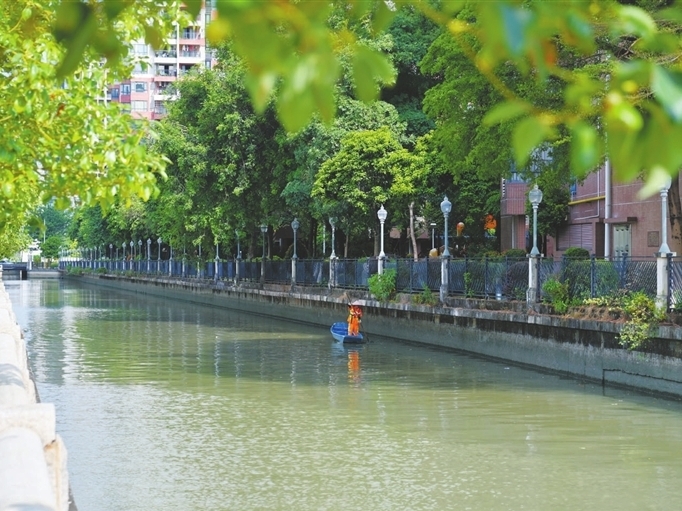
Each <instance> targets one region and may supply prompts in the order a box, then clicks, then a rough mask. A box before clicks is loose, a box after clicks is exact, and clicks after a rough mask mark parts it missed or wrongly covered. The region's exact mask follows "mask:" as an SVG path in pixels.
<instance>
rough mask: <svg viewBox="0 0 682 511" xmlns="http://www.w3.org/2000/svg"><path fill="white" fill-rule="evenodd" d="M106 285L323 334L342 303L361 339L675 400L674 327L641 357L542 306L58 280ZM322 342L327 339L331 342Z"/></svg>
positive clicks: (153, 280) (150, 280)
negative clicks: (354, 313)
mask: <svg viewBox="0 0 682 511" xmlns="http://www.w3.org/2000/svg"><path fill="white" fill-rule="evenodd" d="M67 278H73V279H77V280H78V281H80V282H83V283H85V284H89V285H97V286H105V287H109V288H114V289H120V290H125V291H131V292H135V293H142V294H148V295H153V296H158V297H163V298H166V299H170V300H181V301H187V302H194V303H200V304H205V305H209V306H212V307H219V308H226V309H232V310H239V311H244V312H247V313H251V314H260V315H265V316H269V317H274V318H282V319H284V320H288V321H296V322H301V323H307V324H313V325H320V326H325V327H328V326H329V325H331V323H333V322H335V321H343V320H345V318H346V315H347V306H348V304H349V303H350V302H353V303H359V304H360V305H362V306H363V308H364V317H363V326H362V328H363V332H364V333H366V334H368V337H369V338H370V339H376V338H377V337H385V338H391V339H397V340H400V341H404V342H411V343H419V344H422V345H429V346H434V347H439V348H441V349H452V350H457V351H461V352H466V353H469V354H473V355H478V356H483V357H486V358H493V359H497V360H501V361H505V362H509V363H514V364H519V365H524V366H528V367H533V368H536V369H540V370H549V371H552V372H555V373H559V374H563V375H566V376H570V377H573V378H577V379H584V380H589V381H593V382H597V383H600V384H602V385H612V386H618V387H625V388H632V389H636V390H639V391H643V392H648V393H653V394H660V395H664V396H667V397H670V398H674V399H682V328H681V327H679V326H676V325H660V326H659V327H658V328H657V330H656V332H655V335H654V337H653V338H652V339H651V340H650V341H649V342H648V343H647V345H646V348H645V349H643V350H641V351H629V350H626V349H624V348H623V347H621V346H620V344H619V343H618V334H619V332H620V328H621V325H622V323H621V322H618V321H603V320H594V319H584V318H573V317H566V316H557V315H552V314H550V313H549V309H548V308H547V307H546V306H544V305H542V304H533V305H532V306H529V305H528V304H527V303H526V302H524V301H519V302H504V301H497V300H481V299H465V298H453V297H449V298H448V299H447V301H446V303H445V304H444V305H437V306H428V305H417V304H413V303H409V302H408V301H407V300H405V301H403V302H400V301H398V302H389V303H379V302H378V301H376V300H371V299H368V297H367V295H366V292H364V291H363V290H341V289H336V290H329V289H326V288H298V287H297V288H294V289H291V287H290V286H274V285H270V286H268V285H266V286H264V287H261V286H258V285H257V284H248V283H240V284H239V285H235V284H234V283H230V282H224V281H217V282H215V281H212V280H206V279H184V280H183V279H175V278H166V277H151V276H145V277H124V276H118V275H105V274H102V275H97V274H93V275H82V276H67ZM330 340H331V336H330Z"/></svg>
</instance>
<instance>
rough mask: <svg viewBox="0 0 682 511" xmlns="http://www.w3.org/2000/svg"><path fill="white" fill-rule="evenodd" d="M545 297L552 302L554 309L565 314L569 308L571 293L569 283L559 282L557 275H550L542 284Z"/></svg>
mask: <svg viewBox="0 0 682 511" xmlns="http://www.w3.org/2000/svg"><path fill="white" fill-rule="evenodd" d="M542 296H543V299H544V300H545V301H546V302H548V303H550V304H552V307H554V310H555V311H556V312H557V313H559V314H565V313H566V311H567V310H568V305H569V301H570V298H569V295H568V283H567V282H559V280H558V279H556V278H555V277H550V278H548V279H547V280H545V282H544V283H543V284H542Z"/></svg>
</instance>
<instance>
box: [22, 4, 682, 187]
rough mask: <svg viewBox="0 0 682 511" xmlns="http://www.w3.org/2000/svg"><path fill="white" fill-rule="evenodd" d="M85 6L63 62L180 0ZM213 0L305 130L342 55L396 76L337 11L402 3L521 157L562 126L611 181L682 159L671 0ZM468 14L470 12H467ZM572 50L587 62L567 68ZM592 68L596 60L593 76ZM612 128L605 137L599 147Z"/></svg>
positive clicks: (262, 89) (223, 29)
mask: <svg viewBox="0 0 682 511" xmlns="http://www.w3.org/2000/svg"><path fill="white" fill-rule="evenodd" d="M184 3H185V5H186V9H187V10H188V12H189V13H190V14H191V15H196V14H197V13H198V12H199V11H200V9H201V5H202V2H201V0H188V1H186V2H184ZM70 4H73V2H72V1H70V0H62V2H61V6H60V9H59V12H60V13H64V12H66V13H71V16H72V17H73V14H72V13H73V7H69V5H70ZM78 5H79V6H80V10H79V11H78V12H79V14H78V16H80V21H81V23H84V24H86V25H87V26H91V25H92V24H93V23H94V22H93V20H99V21H100V22H101V23H100V27H101V28H100V29H99V30H94V29H93V30H91V31H90V32H88V33H87V34H85V35H83V36H82V37H75V34H76V33H77V32H78V31H79V27H80V26H81V25H80V24H78V23H76V24H74V23H71V24H69V23H66V22H63V20H65V19H67V18H68V19H70V18H69V16H67V15H66V14H62V16H61V17H58V21H59V20H62V22H61V23H57V25H56V28H55V30H56V32H57V33H58V34H59V35H60V36H61V39H62V41H64V43H65V44H66V45H67V47H68V52H67V53H66V57H65V58H64V59H63V65H62V68H61V69H62V70H63V71H64V70H69V69H71V67H72V62H74V61H77V59H78V58H79V56H80V55H81V54H84V53H85V52H84V50H85V48H86V47H88V46H92V47H94V48H96V49H98V50H99V51H100V53H102V54H107V52H108V53H109V54H112V55H113V56H116V55H118V53H117V52H116V50H117V48H118V47H117V46H116V45H115V44H114V43H113V42H112V44H110V45H109V46H107V45H105V44H103V43H102V40H106V39H107V38H109V39H111V38H113V39H114V40H115V38H116V36H117V33H116V31H115V30H114V28H113V27H115V26H116V22H117V20H118V19H119V18H121V17H123V16H125V15H127V14H129V13H130V12H132V11H134V10H138V9H140V12H141V13H142V15H141V16H143V15H145V13H146V11H145V9H149V8H150V6H152V5H153V6H157V7H158V6H159V5H165V6H166V7H171V6H177V3H176V2H175V0H165V1H164V0H141V1H136V2H133V1H132V0H103V1H102V2H94V3H92V2H87V3H86V2H83V3H80V4H78ZM216 6H217V11H218V16H217V18H216V19H214V20H213V21H212V23H211V25H210V26H209V29H208V36H209V38H210V39H211V41H213V42H217V41H222V40H225V39H228V38H229V39H230V40H232V41H233V43H234V47H235V51H236V52H237V54H238V55H240V57H241V58H242V59H243V60H244V62H245V64H246V74H245V83H246V84H247V88H248V90H249V93H250V96H251V100H252V101H253V103H254V105H255V107H256V109H257V111H263V110H264V109H265V107H266V106H267V105H268V104H269V102H270V100H271V98H273V97H274V98H275V99H274V100H275V104H276V109H277V112H278V116H279V118H280V119H281V121H282V123H283V125H284V126H285V127H286V128H287V129H289V130H292V131H297V130H298V129H301V128H303V127H304V126H305V125H306V124H307V123H308V122H309V120H310V119H311V118H312V117H313V116H314V115H319V116H320V117H321V118H322V119H323V120H325V121H327V122H330V121H331V119H332V118H333V116H334V113H335V97H334V87H335V83H336V81H337V80H338V79H339V77H340V76H341V72H342V71H341V69H342V68H341V65H340V62H341V60H343V59H347V60H348V59H349V61H350V62H351V68H352V79H353V83H354V87H355V92H356V94H357V97H358V98H360V99H363V100H364V99H371V98H375V97H376V96H377V94H378V87H377V85H378V84H389V83H393V81H394V79H395V75H394V72H393V70H392V67H391V65H390V62H389V60H388V58H387V57H386V56H385V55H384V54H382V53H381V52H380V51H379V50H378V49H376V48H374V47H372V46H371V45H368V44H366V41H365V40H363V39H362V38H360V37H358V35H357V33H356V32H354V31H353V30H351V28H350V24H349V23H343V22H338V21H337V22H336V23H333V24H330V23H329V20H330V18H331V17H332V14H333V13H334V14H336V15H337V16H338V13H339V12H341V13H342V17H345V18H346V19H349V20H351V21H357V20H362V22H363V23H364V26H366V27H367V29H368V32H369V33H370V34H375V35H378V34H380V33H382V32H383V31H384V30H385V29H386V28H387V27H389V26H390V24H391V22H392V20H393V19H394V18H395V16H396V15H397V13H398V12H399V11H400V10H401V9H404V8H406V7H410V8H413V9H416V10H417V11H419V12H421V13H423V14H424V16H426V17H427V18H429V19H430V20H432V21H433V22H435V23H436V24H438V25H439V26H441V27H443V29H444V30H446V31H447V33H448V34H449V35H450V37H452V38H453V39H454V40H455V41H457V44H458V45H459V47H460V49H461V51H462V53H463V55H465V56H466V57H467V58H468V59H469V61H470V62H471V63H472V65H474V66H475V67H476V69H477V70H478V71H479V72H480V73H481V74H482V75H483V76H484V77H485V78H486V79H487V80H488V81H489V82H490V84H491V85H492V86H493V88H494V89H495V91H496V92H497V93H498V94H499V95H500V96H501V98H502V101H501V102H499V103H498V104H497V105H496V106H495V107H493V108H491V109H490V110H488V115H487V116H486V121H487V122H488V123H490V124H494V123H496V122H500V121H510V120H514V121H515V123H514V126H513V136H512V145H513V154H514V157H515V159H516V162H517V164H518V165H519V166H520V167H523V166H525V164H526V163H527V161H528V158H529V157H530V155H531V154H532V152H533V150H534V149H535V148H537V147H538V146H539V145H540V144H541V143H543V142H544V141H547V140H552V139H556V138H557V137H560V136H562V133H561V129H560V128H562V127H563V128H565V129H566V130H567V131H568V133H569V135H570V141H571V160H570V161H571V167H572V169H573V171H574V173H575V174H577V175H583V174H584V173H585V172H587V171H589V170H591V169H592V168H594V167H595V166H596V165H598V164H599V162H600V161H601V160H602V158H603V157H604V156H605V155H606V156H607V157H609V158H611V159H612V160H613V163H614V169H615V172H616V175H617V177H620V178H623V179H633V178H634V177H637V176H639V175H641V174H644V176H645V177H646V178H647V180H648V183H649V188H650V190H655V189H657V188H658V187H659V186H660V184H661V183H662V182H663V181H664V180H665V179H666V177H667V176H668V175H676V174H677V172H678V169H679V166H680V164H681V163H682V149H680V148H679V147H678V144H677V140H679V135H680V133H681V130H682V113H681V112H682V108H681V107H680V105H681V104H682V99H680V98H682V78H681V76H682V74H681V73H682V72H681V71H680V70H679V64H678V60H679V59H678V58H676V57H677V56H678V52H679V47H680V45H679V42H680V30H679V27H680V22H682V10H680V8H679V6H678V4H677V2H674V1H672V2H671V1H668V0H665V1H664V0H641V1H639V2H622V3H621V2H617V1H614V0H591V1H578V0H576V1H568V2H564V3H562V4H561V9H557V8H556V4H555V3H553V2H544V1H541V0H531V1H522V0H506V1H501V2H477V1H465V0H451V1H447V2H434V3H429V2H425V1H420V0H397V1H395V2H385V1H383V0H365V1H362V0H357V1H351V2H334V1H330V2H318V1H315V0H297V1H286V2H280V1H275V0H270V1H255V0H246V1H242V2H228V1H219V2H217V4H216ZM463 10H468V11H471V13H472V15H471V16H470V17H464V18H463V17H461V16H459V15H460V13H461V12H463ZM29 17H30V15H29ZM159 35H160V34H159V31H158V30H157V29H156V26H150V27H149V30H148V31H147V39H148V41H149V42H150V43H152V44H154V43H158V41H159ZM114 42H115V41H114ZM119 53H120V52H119ZM567 55H571V56H572V58H571V61H572V62H575V60H577V59H580V60H582V61H583V62H584V63H585V65H583V66H579V67H575V68H574V67H570V66H569V67H566V66H565V64H566V62H565V56H567ZM114 60H115V59H114ZM505 62H509V63H511V64H513V66H514V67H515V68H516V70H517V71H518V72H519V73H521V74H523V75H525V76H528V77H529V78H531V79H532V80H534V81H535V82H536V83H537V84H538V86H542V84H544V83H547V81H548V80H550V79H556V80H557V81H558V82H560V83H561V89H562V102H561V104H559V105H543V104H536V103H533V102H532V101H531V100H530V99H529V98H527V97H524V96H523V95H519V94H518V91H516V90H514V89H513V88H510V87H509V86H508V84H506V83H505V81H504V80H503V79H502V78H501V76H500V75H499V74H498V72H499V70H500V69H501V64H502V63H505ZM66 64H70V65H66ZM591 64H595V65H598V70H597V72H595V70H594V69H592V67H591ZM502 67H504V66H502ZM607 136H608V140H609V143H608V145H604V143H603V140H604V139H605V138H606V137H607Z"/></svg>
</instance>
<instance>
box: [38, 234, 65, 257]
mask: <svg viewBox="0 0 682 511" xmlns="http://www.w3.org/2000/svg"><path fill="white" fill-rule="evenodd" d="M63 241H64V239H63V238H62V237H61V236H59V235H53V236H50V237H49V238H47V239H46V240H45V242H44V243H42V244H41V245H40V254H41V255H42V257H43V258H45V259H57V258H58V257H59V249H60V248H61V246H62V243H63Z"/></svg>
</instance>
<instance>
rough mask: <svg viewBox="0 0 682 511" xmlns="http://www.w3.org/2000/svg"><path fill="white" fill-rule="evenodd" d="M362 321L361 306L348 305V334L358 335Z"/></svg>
mask: <svg viewBox="0 0 682 511" xmlns="http://www.w3.org/2000/svg"><path fill="white" fill-rule="evenodd" d="M360 323H362V308H361V307H360V306H359V305H352V304H351V305H349V306H348V335H359V333H360Z"/></svg>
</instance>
